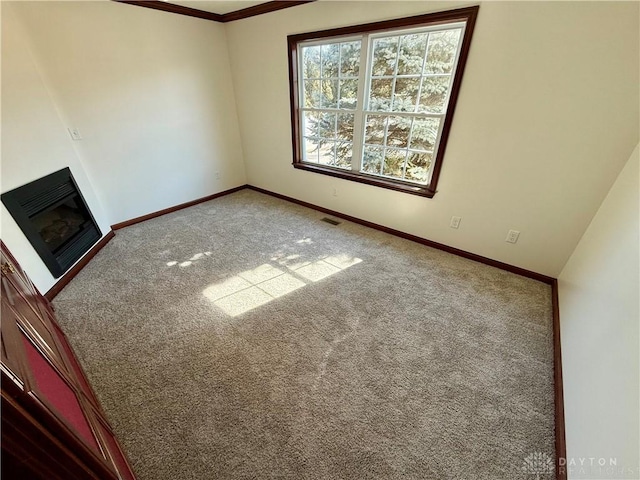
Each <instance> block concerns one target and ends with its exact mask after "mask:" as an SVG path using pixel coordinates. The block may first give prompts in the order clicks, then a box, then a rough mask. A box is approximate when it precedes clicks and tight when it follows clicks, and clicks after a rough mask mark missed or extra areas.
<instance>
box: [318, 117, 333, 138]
mask: <svg viewBox="0 0 640 480" xmlns="http://www.w3.org/2000/svg"><path fill="white" fill-rule="evenodd" d="M318 134H319V136H320V137H324V138H336V114H335V113H328V112H323V113H321V114H320V122H319V124H318Z"/></svg>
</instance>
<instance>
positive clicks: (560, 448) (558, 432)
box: [45, 185, 567, 480]
mask: <svg viewBox="0 0 640 480" xmlns="http://www.w3.org/2000/svg"><path fill="white" fill-rule="evenodd" d="M245 188H249V189H251V190H254V191H256V192H260V193H263V194H265V195H270V196H272V197H276V198H279V199H281V200H286V201H288V202H291V203H295V204H297V205H301V206H303V207H307V208H311V209H313V210H317V211H319V212H323V213H326V214H328V215H331V216H334V217H338V218H343V219H345V220H348V221H350V222H353V223H358V224H360V225H364V226H366V227H369V228H373V229H376V230H379V231H382V232H385V233H389V234H391V235H395V236H397V237H400V238H404V239H407V240H411V241H413V242H416V243H420V244H422V245H426V246H428V247H432V248H437V249H438V250H442V251H445V252H448V253H451V254H453V255H458V256H460V257H464V258H468V259H470V260H474V261H476V262H480V263H483V264H485V265H489V266H491V267H496V268H500V269H502V270H506V271H508V272H511V273H515V274H518V275H522V276H524V277H527V278H531V279H533V280H538V281H540V282H543V283H546V284H548V285H550V286H551V298H552V308H553V367H554V368H553V371H554V402H555V448H556V479H557V480H566V478H567V474H566V467H564V468H562V467H561V466H560V463H559V461H560V459H561V458H563V459H565V458H566V456H567V453H566V437H565V418H564V394H563V392H564V389H563V384H562V357H561V346H560V309H559V302H558V280H557V279H555V278H552V277H549V276H547V275H542V274H540V273H537V272H533V271H530V270H526V269H524V268H520V267H516V266H514V265H509V264H507V263H503V262H499V261H497V260H492V259H490V258H487V257H483V256H481V255H477V254H475V253H471V252H467V251H465V250H460V249H458V248H454V247H450V246H448V245H444V244H442V243H438V242H434V241H432V240H428V239H426V238H422V237H418V236H416V235H412V234H409V233H405V232H402V231H400V230H395V229H393V228H389V227H385V226H383V225H378V224H376V223H373V222H369V221H367V220H362V219H359V218H356V217H352V216H351V215H346V214H344V213H340V212H337V211H335V210H331V209H328V208H324V207H320V206H318V205H314V204H312V203H308V202H304V201H302V200H298V199H295V198H292V197H288V196H286V195H282V194H279V193H275V192H271V191H269V190H265V189H263V188H260V187H255V186H253V185H242V186H239V187H235V188H232V189H230V190H225V191H224V192H219V193H214V194H213V195H208V196H206V197H202V198H199V199H197V200H192V201H190V202H186V203H182V204H180V205H176V206H174V207H170V208H165V209H164V210H159V211H157V212H153V213H150V214H147V215H144V216H142V217H137V218H133V219H131V220H127V221H125V222H121V223H117V224H115V225H112V227H111V228H112V229H113V230H117V229H120V228H124V227H128V226H129V225H134V224H136V223H140V222H143V221H145V220H149V219H151V218H155V217H159V216H161V215H165V214H167V213H171V212H175V211H176V210H180V209H183V208H187V207H191V206H193V205H196V204H198V203H202V202H206V201H208V200H213V199H214V198H218V197H222V196H224V195H228V194H230V193H234V192H237V191H240V190H243V189H245ZM113 230H112V231H110V232H109V233H108V234H107V235H105V236H104V237H103V238H102V240H100V241H99V242H98V243H97V244H96V245H95V246H94V247H93V248H92V249H91V250H89V252H88V253H87V254H86V255H85V256H84V257H82V259H81V260H80V261H79V262H78V263H77V264H76V265H74V266H73V268H71V270H69V271H68V272H67V273H66V274H65V275H64V276H63V277H62V278H61V279H60V280H59V281H58V283H56V284H55V285H54V286H53V287H52V288H51V289H50V290H49V291H48V292H47V293H46V294H45V297H46V298H47V299H48V300H49V301H51V300H52V299H53V298H54V297H55V296H56V295H57V294H58V293H59V292H60V290H62V288H64V286H65V285H66V284H67V283H69V281H71V279H72V278H73V277H75V276H76V275H77V273H78V272H79V271H80V270H81V269H82V268H83V267H84V266H85V265H86V264H87V263H88V262H89V260H91V258H93V257H94V256H95V254H96V253H98V252H99V251H100V249H101V248H102V247H104V246H105V245H106V244H107V243H108V242H109V240H111V239H112V238H113V237H114V235H115V234H114V232H113Z"/></svg>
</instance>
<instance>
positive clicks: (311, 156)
mask: <svg viewBox="0 0 640 480" xmlns="http://www.w3.org/2000/svg"><path fill="white" fill-rule="evenodd" d="M302 154H303V160H304V161H305V162H312V163H318V140H317V139H315V138H308V137H304V141H303V145H302Z"/></svg>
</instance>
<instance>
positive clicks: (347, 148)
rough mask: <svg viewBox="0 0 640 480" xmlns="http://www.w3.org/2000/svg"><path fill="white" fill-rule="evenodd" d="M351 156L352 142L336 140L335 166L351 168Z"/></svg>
mask: <svg viewBox="0 0 640 480" xmlns="http://www.w3.org/2000/svg"><path fill="white" fill-rule="evenodd" d="M352 157H353V144H352V143H351V142H338V143H337V144H336V165H335V166H336V167H340V168H346V169H347V170H351V161H352Z"/></svg>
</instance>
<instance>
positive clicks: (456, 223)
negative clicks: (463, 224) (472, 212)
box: [449, 217, 462, 228]
mask: <svg viewBox="0 0 640 480" xmlns="http://www.w3.org/2000/svg"><path fill="white" fill-rule="evenodd" d="M460 220H462V217H451V222H450V223H449V226H450V227H451V228H458V227H459V226H460Z"/></svg>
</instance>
